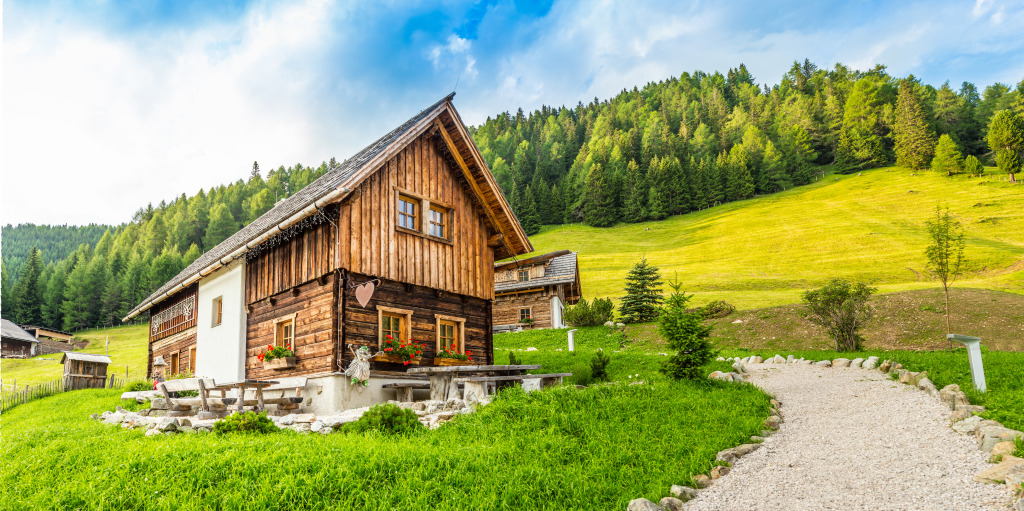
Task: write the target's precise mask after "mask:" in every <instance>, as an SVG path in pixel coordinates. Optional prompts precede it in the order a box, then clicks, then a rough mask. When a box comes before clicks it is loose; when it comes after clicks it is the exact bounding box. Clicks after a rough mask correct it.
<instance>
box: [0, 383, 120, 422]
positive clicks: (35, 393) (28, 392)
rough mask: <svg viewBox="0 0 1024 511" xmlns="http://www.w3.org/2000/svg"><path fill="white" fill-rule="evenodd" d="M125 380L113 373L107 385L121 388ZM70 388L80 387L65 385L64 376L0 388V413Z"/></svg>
mask: <svg viewBox="0 0 1024 511" xmlns="http://www.w3.org/2000/svg"><path fill="white" fill-rule="evenodd" d="M125 382H126V378H125V377H123V376H118V375H116V374H111V375H109V376H108V377H107V385H106V387H107V388H109V389H119V388H122V387H124V385H125ZM70 390H78V389H75V388H71V387H69V386H66V385H64V379H63V378H60V379H57V380H54V381H51V382H48V383H40V384H38V385H26V386H24V387H22V388H20V389H18V388H15V389H14V390H0V413H4V412H6V411H8V410H10V409H12V408H14V407H15V406H18V405H22V404H25V403H28V402H29V401H34V400H36V399H40V398H44V397H49V396H52V395H55V394H60V393H61V392H67V391H70Z"/></svg>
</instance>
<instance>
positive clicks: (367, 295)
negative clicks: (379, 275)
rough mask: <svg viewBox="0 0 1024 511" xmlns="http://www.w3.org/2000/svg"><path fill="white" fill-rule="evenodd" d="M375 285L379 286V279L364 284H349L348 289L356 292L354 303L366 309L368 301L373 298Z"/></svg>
mask: <svg viewBox="0 0 1024 511" xmlns="http://www.w3.org/2000/svg"><path fill="white" fill-rule="evenodd" d="M377 284H380V279H373V280H370V281H368V282H364V283H362V284H359V285H354V284H349V286H350V287H352V288H355V290H356V301H357V302H359V305H360V306H361V307H362V308H364V309H365V308H366V304H368V303H370V299H371V298H373V292H374V290H376V288H377Z"/></svg>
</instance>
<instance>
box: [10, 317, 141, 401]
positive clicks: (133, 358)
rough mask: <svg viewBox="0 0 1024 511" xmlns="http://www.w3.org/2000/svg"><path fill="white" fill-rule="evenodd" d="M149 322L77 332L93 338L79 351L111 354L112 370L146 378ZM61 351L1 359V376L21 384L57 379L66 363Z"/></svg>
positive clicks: (120, 375) (80, 336)
mask: <svg viewBox="0 0 1024 511" xmlns="http://www.w3.org/2000/svg"><path fill="white" fill-rule="evenodd" d="M147 328H148V325H127V326H122V327H114V328H101V329H95V330H83V331H81V332H76V333H75V339H76V340H86V341H89V345H88V346H86V347H85V348H84V349H81V350H76V351H77V352H78V353H89V354H93V355H104V354H109V356H110V361H111V365H110V366H109V367H108V368H107V371H108V374H111V373H113V374H117V376H118V378H127V380H128V381H131V380H134V379H144V378H145V377H146V353H148V351H147V347H146V343H147V341H148V340H149V338H148V337H147V335H146V331H147ZM107 339H109V340H110V351H109V352H108V351H107V348H106V343H107ZM60 359H61V354H60V353H51V354H49V355H39V356H36V357H33V358H27V359H10V358H5V359H0V379H2V380H3V383H4V385H12V384H15V383H16V384H17V385H18V387H24V386H25V385H37V384H40V383H46V382H51V381H54V380H56V379H58V378H60V377H61V374H63V372H64V366H63V365H61V364H60Z"/></svg>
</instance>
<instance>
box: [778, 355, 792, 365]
mask: <svg viewBox="0 0 1024 511" xmlns="http://www.w3.org/2000/svg"><path fill="white" fill-rule="evenodd" d="M776 356H778V355H776ZM794 360H796V357H794V356H793V355H789V356H787V357H786V363H789V364H792V363H793V361H794Z"/></svg>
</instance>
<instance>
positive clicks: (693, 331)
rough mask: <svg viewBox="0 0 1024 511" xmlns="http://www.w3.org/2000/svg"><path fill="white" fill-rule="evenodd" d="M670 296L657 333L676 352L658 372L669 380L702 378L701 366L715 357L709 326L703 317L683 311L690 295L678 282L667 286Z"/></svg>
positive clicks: (660, 318)
mask: <svg viewBox="0 0 1024 511" xmlns="http://www.w3.org/2000/svg"><path fill="white" fill-rule="evenodd" d="M669 286H670V287H671V288H672V294H671V295H669V297H668V300H666V302H665V307H664V309H663V310H662V311H661V316H660V317H659V318H658V330H659V331H660V332H661V335H662V337H664V338H665V341H666V342H667V343H668V346H669V347H670V348H672V349H674V350H676V352H675V353H673V354H672V356H671V357H669V359H668V360H667V361H666V362H665V364H664V365H663V366H662V369H661V372H663V373H665V375H667V376H668V377H670V378H673V379H676V380H681V379H684V378H686V379H690V380H695V379H697V378H700V377H701V366H703V365H705V364H707V363H708V362H710V361H711V359H713V358H714V357H715V349H714V347H713V346H712V345H711V326H710V325H705V324H704V318H702V317H701V316H700V315H697V314H694V313H692V312H690V311H688V310H686V304H687V302H689V301H690V297H691V296H692V295H687V294H686V293H683V292H682V291H680V290H679V289H680V287H682V284H681V283H679V282H678V281H673V282H670V283H669Z"/></svg>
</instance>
